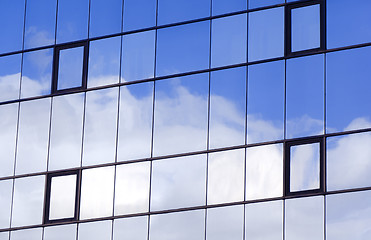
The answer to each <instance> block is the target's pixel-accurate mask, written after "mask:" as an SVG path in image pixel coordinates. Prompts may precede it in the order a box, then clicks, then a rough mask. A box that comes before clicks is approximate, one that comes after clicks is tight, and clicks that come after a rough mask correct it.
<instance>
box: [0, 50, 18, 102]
mask: <svg viewBox="0 0 371 240" xmlns="http://www.w3.org/2000/svg"><path fill="white" fill-rule="evenodd" d="M21 62H22V54H15V55H9V56H5V57H0V93H1V94H0V101H7V100H14V99H18V98H19V88H20V85H21V82H20V79H21Z"/></svg>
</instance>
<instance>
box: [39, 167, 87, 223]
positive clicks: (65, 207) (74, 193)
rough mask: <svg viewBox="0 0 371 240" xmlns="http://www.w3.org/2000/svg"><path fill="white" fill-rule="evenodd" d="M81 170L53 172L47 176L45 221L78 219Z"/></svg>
mask: <svg viewBox="0 0 371 240" xmlns="http://www.w3.org/2000/svg"><path fill="white" fill-rule="evenodd" d="M79 191H80V172H79V171H78V170H76V171H64V172H57V173H51V174H49V175H48V178H47V188H46V206H45V212H44V223H53V222H65V221H73V220H77V216H78V214H77V212H78V199H79V195H80V194H79Z"/></svg>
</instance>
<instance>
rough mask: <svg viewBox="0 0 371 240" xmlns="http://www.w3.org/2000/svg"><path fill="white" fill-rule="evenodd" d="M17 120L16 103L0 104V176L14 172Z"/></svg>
mask: <svg viewBox="0 0 371 240" xmlns="http://www.w3.org/2000/svg"><path fill="white" fill-rule="evenodd" d="M17 121H18V103H13V104H6V105H1V106H0V132H1V134H0V142H1V148H0V156H1V157H0V166H1V167H0V177H5V176H11V175H13V174H14V159H15V148H16V136H17ZM0 206H1V205H0ZM0 215H1V214H0Z"/></svg>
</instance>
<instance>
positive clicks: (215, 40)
mask: <svg viewBox="0 0 371 240" xmlns="http://www.w3.org/2000/svg"><path fill="white" fill-rule="evenodd" d="M211 26H212V28H211V67H220V66H224V65H232V64H238V63H243V62H246V55H247V54H246V48H247V14H241V15H235V16H231V17H225V18H218V19H215V20H213V21H212V23H211Z"/></svg>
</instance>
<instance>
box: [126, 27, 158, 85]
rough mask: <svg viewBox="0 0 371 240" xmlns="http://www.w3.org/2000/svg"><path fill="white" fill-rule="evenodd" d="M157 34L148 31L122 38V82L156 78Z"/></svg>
mask: <svg viewBox="0 0 371 240" xmlns="http://www.w3.org/2000/svg"><path fill="white" fill-rule="evenodd" d="M155 34H156V32H155V31H148V32H140V33H135V34H129V35H124V36H123V37H122V65H121V66H122V67H121V72H122V79H121V82H129V81H133V80H141V79H145V78H152V77H153V76H154V64H155Z"/></svg>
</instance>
